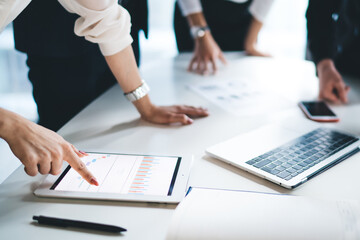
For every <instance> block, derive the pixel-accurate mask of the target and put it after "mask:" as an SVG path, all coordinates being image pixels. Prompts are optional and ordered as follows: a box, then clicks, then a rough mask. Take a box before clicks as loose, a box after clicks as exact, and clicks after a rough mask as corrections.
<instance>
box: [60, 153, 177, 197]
mask: <svg viewBox="0 0 360 240" xmlns="http://www.w3.org/2000/svg"><path fill="white" fill-rule="evenodd" d="M82 161H83V162H84V164H85V165H86V167H87V168H88V169H89V171H91V172H92V173H93V174H94V176H95V177H96V179H97V180H98V182H99V186H94V185H90V184H89V183H87V182H86V181H85V180H84V179H83V178H82V177H81V176H80V175H79V174H78V173H77V172H76V171H75V170H74V169H70V170H69V171H68V173H67V174H66V175H65V176H63V179H62V180H61V181H60V182H59V183H58V185H57V186H56V187H55V190H59V191H80V192H104V193H120V194H137V195H161V196H166V195H168V194H169V193H170V192H171V191H169V189H171V187H172V186H171V184H173V178H174V174H175V172H176V171H175V170H176V166H177V164H178V161H179V159H178V157H164V156H142V155H119V154H89V156H86V157H84V158H82Z"/></svg>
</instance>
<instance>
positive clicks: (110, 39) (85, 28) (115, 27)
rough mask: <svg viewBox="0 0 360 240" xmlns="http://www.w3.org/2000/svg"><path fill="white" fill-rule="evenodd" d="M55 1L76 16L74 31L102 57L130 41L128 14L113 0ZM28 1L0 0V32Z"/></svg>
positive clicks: (114, 51)
mask: <svg viewBox="0 0 360 240" xmlns="http://www.w3.org/2000/svg"><path fill="white" fill-rule="evenodd" d="M58 1H59V2H60V4H61V5H62V6H63V7H64V8H65V9H66V10H67V11H69V12H71V13H76V14H78V15H79V16H80V17H79V18H78V19H77V20H76V21H75V27H74V32H75V34H76V35H78V36H80V37H85V39H86V40H88V41H90V42H93V43H98V44H99V47H100V50H101V52H102V54H103V55H104V56H110V55H114V54H115V53H117V52H120V51H121V50H123V49H124V48H126V47H127V46H129V45H130V44H131V43H132V38H131V36H130V28H131V23H130V15H129V13H128V12H127V11H126V9H124V8H123V7H121V6H120V5H119V4H118V2H117V0H58ZM30 2H31V0H0V32H1V30H3V29H4V28H5V26H6V25H7V24H9V23H11V22H12V21H13V20H14V19H15V18H16V17H17V16H18V15H19V14H20V13H21V12H22V11H23V10H24V9H25V8H26V6H27V5H28V4H29V3H30ZM44 21H46V19H44Z"/></svg>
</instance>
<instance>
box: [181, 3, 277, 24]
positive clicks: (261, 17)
mask: <svg viewBox="0 0 360 240" xmlns="http://www.w3.org/2000/svg"><path fill="white" fill-rule="evenodd" d="M177 1H178V3H179V6H180V9H181V12H182V14H183V15H184V16H187V15H190V14H193V13H198V12H202V7H201V2H200V0H177ZM219 1H220V0H219ZM226 1H231V2H235V3H244V2H247V1H248V0H226ZM273 2H274V0H253V2H252V3H251V5H250V7H249V11H250V13H251V15H252V16H253V17H254V18H256V19H257V20H258V21H260V22H262V23H263V22H264V21H265V18H266V16H267V14H268V13H269V11H270V8H271V5H272V4H273Z"/></svg>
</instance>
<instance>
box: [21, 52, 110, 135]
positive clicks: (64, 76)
mask: <svg viewBox="0 0 360 240" xmlns="http://www.w3.org/2000/svg"><path fill="white" fill-rule="evenodd" d="M96 50H97V49H96ZM27 65H28V66H29V69H30V70H29V79H30V81H31V83H32V85H33V95H34V99H35V101H36V103H37V107H38V113H39V124H40V125H42V126H44V127H46V128H49V129H51V130H53V131H57V130H58V129H59V128H61V127H62V126H63V125H64V124H65V123H66V122H67V121H69V120H70V119H71V118H72V117H73V116H75V115H76V114H77V113H78V112H80V111H81V110H82V109H83V108H84V107H85V106H86V105H88V104H89V103H90V102H91V101H92V100H94V99H95V98H96V97H98V96H99V95H100V94H102V93H103V92H104V91H106V90H107V89H108V88H109V87H110V86H112V85H113V84H114V83H115V82H116V80H115V78H114V76H113V75H112V73H111V71H110V69H109V67H108V66H107V64H106V62H105V59H104V57H103V56H102V54H101V53H100V51H99V50H97V51H95V52H90V53H88V54H86V55H83V56H72V57H44V56H33V55H28V59H27Z"/></svg>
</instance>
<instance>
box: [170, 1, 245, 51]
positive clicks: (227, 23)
mask: <svg viewBox="0 0 360 240" xmlns="http://www.w3.org/2000/svg"><path fill="white" fill-rule="evenodd" d="M251 2H252V1H251V0H250V1H248V2H246V3H234V2H231V1H225V0H222V1H220V0H202V1H201V4H202V8H203V14H204V16H205V18H206V21H207V23H208V25H209V27H210V30H211V34H212V36H213V37H214V39H215V41H216V42H217V44H218V45H219V47H220V48H221V50H223V51H242V50H244V42H245V37H246V34H247V32H248V29H249V26H250V23H251V20H252V16H251V14H250V12H249V6H250V4H251ZM174 29H175V36H176V43H177V47H178V50H179V52H188V51H193V50H194V40H193V39H192V37H191V35H190V28H189V24H188V22H187V20H186V17H183V16H182V14H181V11H180V8H179V6H178V4H177V3H176V5H175V14H174Z"/></svg>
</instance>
